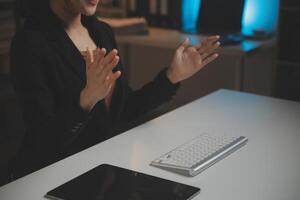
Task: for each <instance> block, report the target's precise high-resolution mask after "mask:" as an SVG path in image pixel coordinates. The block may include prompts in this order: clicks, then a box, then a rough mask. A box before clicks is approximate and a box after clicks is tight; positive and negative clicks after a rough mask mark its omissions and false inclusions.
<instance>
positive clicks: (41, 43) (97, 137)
mask: <svg viewBox="0 0 300 200" xmlns="http://www.w3.org/2000/svg"><path fill="white" fill-rule="evenodd" d="M82 23H83V24H84V26H85V27H86V28H87V29H88V31H89V33H90V36H91V38H92V39H93V40H94V42H95V43H96V44H97V45H98V46H99V47H101V48H102V47H104V48H106V49H108V50H109V51H110V50H112V49H113V48H117V45H116V42H115V39H114V34H113V32H112V29H111V28H110V27H109V26H108V25H107V24H105V23H104V22H100V21H98V20H97V19H96V18H95V17H84V16H83V17H82ZM11 69H12V74H13V80H14V85H15V89H16V92H17V95H18V98H19V100H20V104H21V108H22V109H23V113H24V120H25V124H26V136H25V139H24V142H23V145H22V148H21V150H20V153H19V155H18V157H17V159H16V162H15V163H14V165H15V167H14V173H15V175H16V176H17V177H19V176H22V175H24V174H27V173H30V172H32V171H34V170H36V169H39V168H41V167H43V166H46V165H48V164H50V163H52V162H55V161H57V160H59V159H61V158H64V157H66V156H68V155H71V154H74V153H76V152H78V151H80V150H83V149H85V148H87V147H90V146H92V145H94V144H97V143H99V142H101V141H104V140H106V139H108V138H110V137H112V136H114V135H116V134H117V133H118V132H119V130H120V129H121V128H120V127H122V125H123V124H124V123H126V122H129V121H132V120H135V119H136V118H137V117H139V116H140V115H142V114H145V113H146V112H148V111H150V110H152V109H154V108H156V107H158V106H159V105H161V104H162V103H164V102H166V101H168V100H170V99H171V97H172V96H173V95H174V94H175V92H176V91H177V89H178V86H179V85H178V84H176V85H173V84H172V83H171V82H170V81H169V80H168V78H167V77H166V73H165V70H163V71H161V72H160V73H159V74H158V75H157V76H156V78H155V79H154V80H153V81H152V82H150V83H148V84H147V85H145V86H144V87H143V88H141V89H140V90H138V91H132V90H131V89H130V88H129V87H128V83H127V81H126V77H125V75H124V74H125V71H124V68H123V65H122V63H119V64H118V66H117V67H116V70H120V71H121V72H122V75H121V77H120V78H119V79H118V81H117V83H116V87H115V90H114V94H113V97H112V101H111V105H110V109H109V110H107V108H106V106H105V103H104V101H100V102H98V103H97V104H96V105H95V107H94V108H93V110H92V111H91V112H89V113H86V112H84V111H83V110H82V109H81V108H80V106H79V95H80V92H81V90H82V89H83V88H84V86H85V83H86V75H85V62H84V59H83V58H82V56H81V54H80V52H79V51H78V50H77V48H76V47H75V45H74V44H73V42H72V41H71V39H70V38H69V37H68V35H67V34H66V32H65V31H64V29H63V26H62V22H61V21H60V19H59V18H58V17H56V16H55V15H54V13H53V12H52V11H51V9H50V8H48V7H47V8H44V9H41V12H40V14H39V17H31V18H30V19H27V20H26V22H25V24H24V26H23V28H22V30H20V31H19V32H18V33H17V34H16V36H15V37H14V40H13V42H12V50H11Z"/></svg>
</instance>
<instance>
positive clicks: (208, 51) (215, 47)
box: [202, 42, 221, 60]
mask: <svg viewBox="0 0 300 200" xmlns="http://www.w3.org/2000/svg"><path fill="white" fill-rule="evenodd" d="M220 45H221V43H220V42H216V43H215V44H214V45H213V46H212V47H210V48H209V49H207V50H206V51H205V52H204V53H202V59H203V60H205V59H206V58H207V57H209V56H210V55H211V54H213V52H214V51H216V49H217V48H219V47H220Z"/></svg>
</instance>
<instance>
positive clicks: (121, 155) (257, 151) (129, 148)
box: [0, 90, 300, 200]
mask: <svg viewBox="0 0 300 200" xmlns="http://www.w3.org/2000/svg"><path fill="white" fill-rule="evenodd" d="M299 130H300V103H297V102H290V101H284V100H278V99H272V98H268V97H262V96H256V95H252V94H246V93H239V92H233V91H228V90H220V91H218V92H215V93H213V94H211V95H208V96H206V97H204V98H201V99H199V100H197V101H194V102H192V103H190V104H188V105H186V106H184V107H181V108H179V109H177V110H175V111H173V112H170V113H168V114H166V115H163V116H161V117H159V118H157V119H154V120H152V121H150V122H148V123H146V124H143V125H141V126H139V127H137V128H134V129H132V130H130V131H128V132H126V133H124V134H122V135H119V136H117V137H114V138H112V139H110V140H107V141H105V142H103V143H100V144H98V145H96V146H94V147H91V148H89V149H87V150H85V151H83V152H80V153H78V154H76V155H74V156H71V157H69V158H67V159H65V160H62V161H60V162H57V163H55V164H53V165H51V166H48V167H46V168H44V169H42V170H39V171H37V172H35V173H32V174H30V175H28V176H26V177H24V178H21V179H19V180H17V181H15V182H12V183H10V184H8V185H5V186H3V187H2V188H0V199H1V200H18V199H22V200H38V199H43V195H44V194H45V193H46V192H47V191H49V190H51V189H53V188H55V187H57V186H58V185H60V184H62V183H64V182H66V181H68V180H70V179H72V178H74V177H76V176H78V175H79V174H82V173H84V172H86V171H88V170H90V169H92V168H94V167H96V166H98V165H100V164H102V163H109V164H113V165H118V166H121V167H125V168H129V169H132V170H136V171H140V172H143V173H148V174H151V175H154V176H159V177H163V178H166V179H170V180H174V181H178V182H182V183H186V184H190V185H194V186H197V187H200V188H201V189H202V191H201V193H200V194H199V195H198V196H197V197H196V198H195V199H196V200H197V199H199V200H216V199H222V200H240V199H243V200H253V199H255V200H259V199H261V200H282V199H288V200H299V199H300V192H299V188H300V157H299V155H300V145H299V143H300V132H299ZM202 131H211V132H217V133H218V132H220V133H227V132H228V133H233V134H236V135H244V136H247V137H248V138H249V142H248V144H247V145H246V146H244V147H242V148H241V149H239V150H238V151H237V152H235V153H233V154H232V155H230V156H229V157H227V158H225V159H224V160H222V161H220V162H218V163H216V164H215V165H213V166H212V167H210V168H209V169H207V170H205V171H204V172H202V173H201V174H199V175H197V176H196V177H193V178H188V177H182V176H180V175H176V174H173V173H170V172H166V171H164V170H161V169H157V168H154V167H151V166H149V163H150V162H151V161H152V160H153V159H155V158H157V157H158V156H160V155H161V154H163V153H165V152H167V151H169V150H171V149H172V148H174V147H176V146H178V145H180V144H182V143H183V142H184V141H186V140H189V139H191V138H193V137H195V136H197V135H198V134H200V133H201V132H202Z"/></svg>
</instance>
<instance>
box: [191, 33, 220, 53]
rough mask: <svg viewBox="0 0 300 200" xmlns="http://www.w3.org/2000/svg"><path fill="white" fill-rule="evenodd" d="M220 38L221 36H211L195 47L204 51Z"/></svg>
mask: <svg viewBox="0 0 300 200" xmlns="http://www.w3.org/2000/svg"><path fill="white" fill-rule="evenodd" d="M219 39H220V36H218V35H217V36H211V37H208V38H206V39H205V40H204V41H203V42H201V43H200V44H198V45H196V46H195V48H196V49H197V50H198V51H203V49H205V48H206V47H207V46H210V45H212V44H214V43H216V42H217V41H218V40H219Z"/></svg>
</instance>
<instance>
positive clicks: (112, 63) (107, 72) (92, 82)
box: [80, 48, 121, 112]
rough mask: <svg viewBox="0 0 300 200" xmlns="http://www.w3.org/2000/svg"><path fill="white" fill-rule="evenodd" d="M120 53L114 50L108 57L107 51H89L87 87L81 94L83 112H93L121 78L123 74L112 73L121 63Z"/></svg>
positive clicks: (87, 57)
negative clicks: (96, 105)
mask: <svg viewBox="0 0 300 200" xmlns="http://www.w3.org/2000/svg"><path fill="white" fill-rule="evenodd" d="M119 60H120V58H119V56H118V51H117V50H116V49H113V50H112V51H111V52H109V53H108V54H107V55H106V49H104V48H102V49H99V48H98V49H97V50H95V51H94V52H92V51H91V50H90V49H88V50H87V54H86V56H85V62H86V86H85V88H84V89H83V90H82V91H81V93H80V106H81V108H82V109H83V110H86V111H88V112H89V111H91V110H92V108H93V107H94V106H95V104H96V103H97V102H99V101H101V100H102V99H104V98H105V97H106V96H107V95H108V93H109V91H110V89H111V87H112V85H113V83H114V82H115V81H116V80H117V79H118V78H119V77H120V75H121V72H120V71H117V72H115V73H113V72H112V70H113V68H115V67H116V66H117V64H118V63H119Z"/></svg>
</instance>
